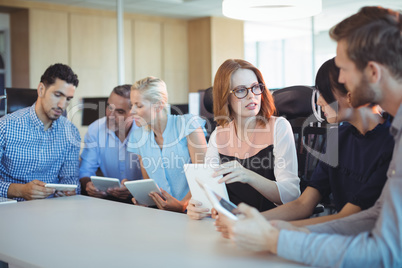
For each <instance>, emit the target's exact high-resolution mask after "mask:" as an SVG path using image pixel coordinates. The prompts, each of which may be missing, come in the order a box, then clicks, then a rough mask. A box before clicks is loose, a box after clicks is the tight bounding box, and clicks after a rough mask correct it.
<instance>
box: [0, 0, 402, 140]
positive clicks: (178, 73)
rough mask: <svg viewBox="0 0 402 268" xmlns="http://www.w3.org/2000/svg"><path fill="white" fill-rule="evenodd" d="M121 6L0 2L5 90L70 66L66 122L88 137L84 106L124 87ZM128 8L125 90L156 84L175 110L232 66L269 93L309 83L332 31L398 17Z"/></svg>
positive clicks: (217, 0) (199, 1)
mask: <svg viewBox="0 0 402 268" xmlns="http://www.w3.org/2000/svg"><path fill="white" fill-rule="evenodd" d="M116 2H117V1H113V0H41V1H37V0H0V56H1V59H0V86H1V88H4V87H16V88H36V87H37V85H38V83H39V79H40V76H41V75H42V73H43V72H44V70H45V69H46V68H47V67H48V66H49V65H50V64H53V63H56V62H62V63H65V64H68V65H70V66H71V67H72V69H73V70H74V71H75V72H76V73H77V74H78V76H79V79H80V84H79V87H78V89H77V91H76V94H75V97H74V100H73V102H72V103H71V105H70V107H69V109H68V117H69V119H70V120H72V121H73V123H74V124H75V125H76V126H77V127H78V128H79V130H80V133H81V136H82V138H83V136H84V135H85V133H86V130H87V126H84V125H83V124H82V100H83V98H88V97H107V96H108V95H109V94H110V92H111V90H112V89H113V87H115V86H116V85H117V84H118V66H117V64H118V63H117V20H116ZM122 2H123V6H124V34H123V36H124V63H125V64H124V67H125V75H124V83H129V84H132V83H133V82H135V81H136V80H138V79H141V78H144V77H146V76H157V77H160V78H162V79H163V80H164V81H165V82H166V84H167V86H168V93H169V102H170V103H172V104H187V103H188V102H189V93H190V92H197V91H198V90H200V89H206V88H208V87H210V86H212V83H213V78H214V74H215V72H216V70H217V69H218V67H219V66H220V64H221V63H222V62H223V61H224V60H226V59H228V58H244V59H245V60H248V61H250V62H251V63H253V64H254V65H256V66H257V67H258V68H259V69H260V70H261V71H262V73H263V75H264V79H265V81H266V83H267V86H268V87H269V88H270V89H277V88H283V87H286V86H293V85H313V84H314V77H315V73H316V71H317V69H318V68H319V67H320V65H321V64H322V63H323V62H324V61H326V60H327V59H329V58H331V57H333V56H335V52H336V44H335V42H333V41H332V40H331V39H330V38H329V35H328V30H329V29H330V28H331V27H332V26H333V25H335V24H336V23H337V22H339V21H341V20H342V19H344V18H345V17H347V16H349V15H351V14H353V13H355V12H356V11H357V10H358V9H359V8H360V7H362V6H366V5H381V6H384V7H389V8H393V9H402V2H401V1H400V0H381V1H378V0H377V1H371V0H354V1H350V0H336V1H335V0H323V1H322V5H323V10H322V12H321V14H319V15H317V16H315V17H311V18H305V19H297V20H287V21H277V22H249V21H240V20H233V19H228V18H226V17H224V16H223V15H222V1H221V0H123V1H122ZM0 93H1V92H0ZM0 95H1V94H0Z"/></svg>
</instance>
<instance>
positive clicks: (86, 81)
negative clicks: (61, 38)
mask: <svg viewBox="0 0 402 268" xmlns="http://www.w3.org/2000/svg"><path fill="white" fill-rule="evenodd" d="M70 25H71V26H70V53H71V56H70V57H71V67H72V68H73V70H75V72H77V74H78V76H79V78H80V85H79V88H78V90H77V96H87V97H89V96H94V97H95V96H108V95H109V93H110V91H111V90H112V89H113V87H115V86H116V85H117V41H116V27H117V26H116V19H113V18H108V17H100V16H84V15H80V14H71V20H70Z"/></svg>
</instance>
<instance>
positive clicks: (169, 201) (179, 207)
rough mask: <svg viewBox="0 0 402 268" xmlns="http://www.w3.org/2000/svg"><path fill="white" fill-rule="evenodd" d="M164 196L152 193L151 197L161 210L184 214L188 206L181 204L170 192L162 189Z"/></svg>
mask: <svg viewBox="0 0 402 268" xmlns="http://www.w3.org/2000/svg"><path fill="white" fill-rule="evenodd" d="M161 193H162V195H160V194H158V193H156V192H151V193H150V194H149V196H150V197H151V198H152V200H154V202H155V204H156V206H157V207H158V208H159V209H163V210H169V211H176V212H184V210H185V209H186V204H185V203H184V202H181V201H179V200H177V199H176V198H174V197H173V196H171V195H170V194H169V193H168V192H166V191H165V190H163V189H162V188H161Z"/></svg>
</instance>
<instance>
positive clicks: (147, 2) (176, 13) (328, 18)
mask: <svg viewBox="0 0 402 268" xmlns="http://www.w3.org/2000/svg"><path fill="white" fill-rule="evenodd" d="M25 1H33V2H45V3H54V4H64V5H73V6H79V7H87V8H96V9H106V10H116V2H117V1H115V0H25ZM122 1H123V6H124V10H125V11H126V12H129V13H140V14H148V15H158V16H167V17H174V18H183V19H190V18H197V17H205V16H222V0H122ZM244 1H247V0H244ZM278 1H280V0H278ZM322 2H323V12H322V14H321V15H318V17H320V16H321V17H323V18H324V17H325V19H324V20H323V23H324V24H325V23H326V24H331V25H332V24H333V22H332V20H333V18H336V19H337V21H339V19H338V17H339V16H342V17H345V16H346V15H345V14H349V13H350V14H351V13H354V12H356V11H357V10H358V9H359V8H360V7H361V6H365V5H381V6H384V7H389V8H399V9H402V1H401V0H353V1H350V0H323V1H322ZM341 19H342V18H341Z"/></svg>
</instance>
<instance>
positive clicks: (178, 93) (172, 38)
mask: <svg viewBox="0 0 402 268" xmlns="http://www.w3.org/2000/svg"><path fill="white" fill-rule="evenodd" d="M163 44H164V46H163V50H164V52H163V76H162V79H163V80H164V81H165V82H166V84H167V89H168V93H169V102H170V103H172V104H181V103H188V50H187V25H186V24H168V23H166V24H164V26H163Z"/></svg>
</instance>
